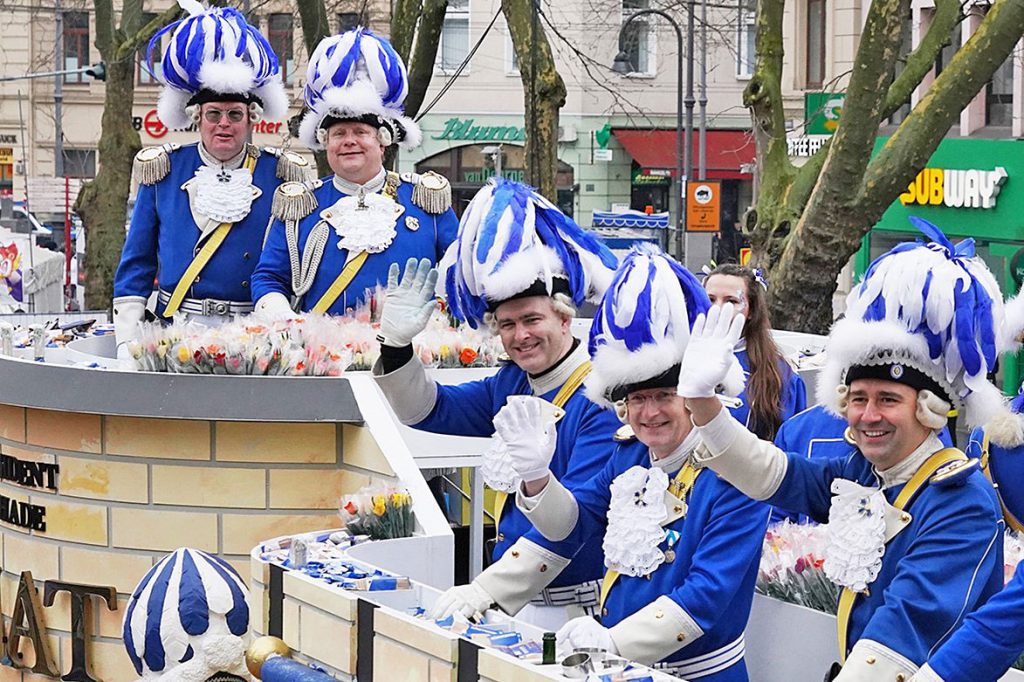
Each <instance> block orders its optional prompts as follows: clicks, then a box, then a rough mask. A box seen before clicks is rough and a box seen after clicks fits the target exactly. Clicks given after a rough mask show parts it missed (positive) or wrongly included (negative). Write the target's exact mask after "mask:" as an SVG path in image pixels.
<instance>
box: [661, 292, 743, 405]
mask: <svg viewBox="0 0 1024 682" xmlns="http://www.w3.org/2000/svg"><path fill="white" fill-rule="evenodd" d="M745 322H746V317H744V316H743V315H737V316H736V317H733V316H732V303H726V304H725V305H724V306H721V307H719V306H715V305H713V306H711V309H710V310H709V311H708V314H707V317H706V318H705V316H704V315H703V314H701V315H698V316H697V319H696V321H694V323H693V329H692V330H691V331H690V342H689V343H688V344H687V345H686V352H685V353H684V354H683V363H682V367H681V369H680V370H679V386H678V388H677V389H676V390H677V392H678V393H679V395H681V396H682V397H684V398H713V397H714V396H715V388H717V387H718V385H719V384H721V383H722V382H724V381H725V379H726V377H727V376H728V375H729V369H730V367H731V366H732V364H733V363H734V362H736V358H735V356H734V355H733V351H734V350H735V348H736V344H737V343H738V342H739V340H740V336H741V335H742V334H743V324H744V323H745Z"/></svg>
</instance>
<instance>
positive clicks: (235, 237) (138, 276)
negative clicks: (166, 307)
mask: <svg viewBox="0 0 1024 682" xmlns="http://www.w3.org/2000/svg"><path fill="white" fill-rule="evenodd" d="M198 147H199V145H198V143H195V144H189V145H183V146H181V147H178V146H177V145H165V146H164V147H163V148H152V149H146V150H143V151H142V152H140V153H139V157H137V159H136V164H137V165H138V164H139V163H140V159H144V160H143V161H142V163H147V162H153V163H159V164H162V165H163V168H164V169H165V170H166V173H163V172H161V173H158V174H157V175H155V176H153V175H150V176H149V177H148V178H146V177H145V176H144V179H143V181H142V183H141V184H140V185H139V189H138V195H137V198H136V200H135V208H134V211H133V212H132V218H131V225H130V227H129V229H128V234H127V236H126V238H125V243H124V249H123V250H122V252H121V262H120V264H119V265H118V267H117V273H116V275H115V276H114V298H115V299H117V298H122V297H126V296H133V297H134V296H137V297H141V298H143V299H145V298H148V297H149V295H150V294H151V293H153V289H154V280H157V279H158V280H159V288H160V289H161V290H162V291H164V292H166V293H168V294H170V293H171V292H173V291H174V289H175V287H176V286H177V284H178V281H179V280H180V279H181V277H182V275H183V274H184V272H185V270H186V269H187V268H188V266H189V265H190V264H191V263H192V260H193V259H194V258H195V255H196V254H197V253H198V252H199V250H200V249H201V248H202V246H203V244H204V243H205V241H206V238H207V237H209V233H207V234H206V235H203V234H202V233H201V230H200V228H199V226H197V225H196V221H195V219H194V218H193V215H192V210H191V207H190V204H189V194H188V192H187V191H186V190H185V189H183V185H184V184H185V183H186V182H188V181H189V180H191V179H192V178H193V177H194V176H195V173H196V170H197V169H198V168H199V167H200V166H202V165H203V160H202V158H201V157H200V155H199V148H198ZM247 150H248V153H250V154H255V155H257V158H256V165H255V168H254V169H253V173H252V175H253V181H252V184H253V186H254V187H255V188H256V189H257V190H258V191H259V196H257V197H255V199H254V200H253V202H252V206H251V208H250V210H249V213H248V215H246V216H245V217H244V218H243V219H241V220H239V221H238V222H236V223H234V225H233V227H232V228H231V230H230V231H229V232H228V235H227V238H226V239H225V240H224V243H223V244H221V245H220V247H219V248H218V249H217V251H216V252H215V253H214V255H213V257H212V259H211V260H210V261H209V262H208V263H207V264H206V267H204V268H203V270H202V271H201V272H200V274H199V276H198V277H197V278H196V280H195V281H194V283H193V284H192V286H191V287H190V288H189V290H188V292H187V293H186V297H188V298H195V299H218V300H221V301H233V302H239V303H244V304H247V303H249V302H250V301H251V286H252V273H253V270H254V269H255V268H256V264H257V263H258V262H259V259H260V251H261V249H262V247H263V239H264V236H265V234H266V230H267V223H268V222H269V219H270V205H271V201H272V198H273V195H274V190H275V189H276V188H277V187H278V185H280V184H281V180H280V178H279V177H278V164H279V158H278V157H279V155H280V152H278V151H277V150H267V149H260V148H258V147H254V146H252V145H248V146H247ZM145 159H149V161H146V160H145ZM168 168H169V170H167V169H168ZM155 178H159V179H157V180H156V181H155V182H149V183H148V184H147V182H146V180H147V179H149V180H152V179H155ZM162 307H163V306H162V305H161V306H158V309H157V312H158V313H159V312H160V310H162Z"/></svg>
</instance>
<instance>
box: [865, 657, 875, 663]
mask: <svg viewBox="0 0 1024 682" xmlns="http://www.w3.org/2000/svg"><path fill="white" fill-rule="evenodd" d="M864 662H865V663H867V664H868V665H874V664H875V657H874V656H868V657H867V658H865V659H864Z"/></svg>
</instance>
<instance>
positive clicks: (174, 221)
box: [114, 5, 308, 357]
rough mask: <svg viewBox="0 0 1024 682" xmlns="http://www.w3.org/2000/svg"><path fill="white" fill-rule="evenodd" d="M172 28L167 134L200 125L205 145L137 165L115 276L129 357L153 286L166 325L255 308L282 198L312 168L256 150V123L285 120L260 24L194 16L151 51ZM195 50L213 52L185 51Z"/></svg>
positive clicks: (117, 311) (162, 105)
mask: <svg viewBox="0 0 1024 682" xmlns="http://www.w3.org/2000/svg"><path fill="white" fill-rule="evenodd" d="M197 7H198V5H197ZM167 32H172V33H171V36H170V40H169V45H168V48H167V51H166V52H165V53H164V56H163V61H162V69H160V76H159V78H160V80H161V82H162V84H163V92H162V93H161V95H160V101H159V104H158V107H157V111H158V113H159V115H160V119H161V121H162V122H163V123H164V124H165V125H167V126H168V127H169V128H172V129H186V128H189V127H191V126H193V125H194V126H197V127H198V130H199V142H198V143H196V144H189V145H176V144H165V145H163V146H160V147H150V148H147V149H143V150H142V151H141V152H139V154H138V155H137V156H136V157H135V163H134V168H133V174H132V175H133V177H132V179H133V187H134V186H136V185H137V186H138V192H137V196H136V199H135V208H134V211H133V213H132V218H131V224H130V227H129V229H128V235H127V237H126V239H125V244H124V249H123V251H122V253H121V262H120V265H119V266H118V269H117V274H116V276H115V279H114V327H115V333H116V336H117V344H118V357H128V345H127V344H128V342H129V341H131V340H132V339H135V338H136V337H137V336H138V332H139V322H141V321H142V320H143V319H144V318H145V315H146V304H147V301H148V299H149V298H150V296H151V294H153V293H154V290H155V292H156V301H155V310H154V312H155V314H156V316H157V317H158V318H160V319H165V320H169V319H171V318H173V317H174V316H175V315H179V314H183V315H187V316H188V317H189V318H190V319H199V320H202V321H204V322H206V323H214V324H216V323H219V322H220V321H221V320H227V319H231V317H232V316H234V315H236V314H241V313H247V312H250V311H251V310H252V303H251V294H250V291H251V282H250V280H251V278H252V272H253V269H254V268H255V267H256V264H257V263H258V262H259V257H260V251H261V250H262V247H263V240H264V236H265V232H266V229H267V224H268V222H269V218H270V205H271V200H272V197H273V194H274V190H275V189H276V188H277V187H278V185H280V184H281V182H282V179H284V180H297V179H299V180H300V179H303V178H305V176H306V173H307V168H308V164H307V163H306V162H305V161H304V160H303V159H302V158H301V157H299V156H296V155H294V154H285V153H282V152H280V151H278V150H271V149H261V148H259V147H256V146H254V145H251V144H249V143H248V142H247V140H248V139H249V137H250V135H251V133H252V128H253V124H254V123H256V122H258V121H260V120H261V119H262V118H264V117H266V118H269V119H272V120H273V119H277V120H280V119H282V118H283V117H285V116H286V115H287V113H288V98H287V95H286V94H285V91H284V87H283V86H282V84H281V81H280V69H279V64H278V60H277V57H276V56H275V55H274V52H273V50H272V49H271V47H270V44H269V43H268V42H267V40H266V39H265V38H264V37H263V36H262V35H261V34H260V33H259V31H258V30H257V29H256V28H255V27H253V26H251V25H249V24H248V23H247V22H246V20H245V18H244V17H243V16H242V15H241V14H240V13H239V12H238V11H236V10H234V9H230V8H213V9H209V10H205V11H199V10H197V11H196V12H195V13H194V14H191V15H190V16H188V17H186V18H185V19H182V20H181V21H179V22H177V23H175V24H172V25H170V26H168V27H167V28H166V29H164V30H163V31H161V32H160V33H158V34H157V35H156V36H154V38H153V40H152V41H151V42H150V45H149V51H150V53H152V51H153V49H154V48H159V46H160V44H161V41H162V39H163V36H164V34H165V33H167ZM197 36H198V38H196V37H197ZM195 44H199V45H203V46H204V47H203V49H202V50H192V49H187V50H186V49H185V48H186V46H190V45H195ZM182 55H183V56H182ZM149 68H150V71H153V67H152V62H150V64H149ZM154 280H156V285H154Z"/></svg>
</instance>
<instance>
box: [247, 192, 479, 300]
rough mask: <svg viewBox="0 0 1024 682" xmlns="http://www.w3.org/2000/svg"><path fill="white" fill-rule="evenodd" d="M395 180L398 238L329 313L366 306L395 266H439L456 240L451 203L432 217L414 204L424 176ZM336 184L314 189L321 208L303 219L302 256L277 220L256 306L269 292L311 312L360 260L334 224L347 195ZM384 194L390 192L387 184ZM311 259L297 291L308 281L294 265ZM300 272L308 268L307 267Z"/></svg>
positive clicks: (369, 262) (258, 277)
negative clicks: (418, 262) (413, 262)
mask: <svg viewBox="0 0 1024 682" xmlns="http://www.w3.org/2000/svg"><path fill="white" fill-rule="evenodd" d="M435 177H440V176H435ZM389 178H390V180H391V181H392V182H393V183H395V184H396V185H397V186H394V185H393V187H394V189H393V192H394V196H393V199H394V201H395V202H396V203H397V210H396V212H397V213H398V215H397V218H396V222H395V235H394V239H393V241H391V243H390V245H389V246H387V247H386V248H385V249H384V250H383V251H380V252H379V253H371V254H370V255H369V256H368V257H367V258H366V261H365V263H364V264H363V265H362V267H361V268H360V269H359V271H358V273H357V274H356V275H355V277H354V278H353V279H352V280H351V282H350V283H349V284H348V286H347V287H346V288H345V289H344V291H343V292H342V294H341V295H340V296H339V297H338V298H337V299H336V300H335V301H334V302H333V303H332V304H331V306H330V307H329V308H328V309H327V310H326V312H327V313H328V314H331V315H341V314H344V313H345V312H346V311H347V310H349V309H351V308H353V307H355V306H358V305H359V304H360V303H362V302H363V300H364V298H365V295H366V291H367V290H368V289H371V290H372V289H374V288H375V287H377V286H378V285H381V286H387V281H388V270H389V268H390V267H391V264H392V263H398V264H400V265H402V266H403V267H404V265H405V262H406V261H407V260H408V259H409V258H417V259H420V258H426V259H428V260H429V261H430V262H431V263H433V264H437V262H438V261H439V260H440V259H441V257H442V256H443V255H444V252H445V250H446V249H447V248H448V245H449V244H451V243H452V242H453V241H455V237H456V234H457V233H458V227H459V224H458V219H457V218H456V217H455V213H454V212H453V211H452V209H451V207H450V206H449V205H447V204H448V203H450V202H446V203H445V204H444V206H443V210H441V211H439V212H437V213H430V212H428V211H427V210H425V209H424V208H422V207H420V206H419V205H417V202H416V201H414V196H415V195H414V189H415V188H416V184H417V182H418V181H419V176H409V175H404V176H398V175H397V174H395V173H390V174H389ZM332 180H333V178H324V179H323V180H322V181H321V182H319V183H317V184H318V185H319V186H318V187H316V188H315V189H313V190H312V196H313V198H314V199H315V206H316V208H314V209H312V212H310V213H308V214H307V215H305V216H304V217H302V218H301V219H300V220H298V230H297V232H298V234H297V248H298V250H297V252H296V253H291V252H290V250H289V244H288V235H287V234H286V221H285V220H283V219H282V218H283V216H281V215H275V220H274V223H273V225H272V226H271V227H270V232H269V234H268V236H267V243H266V246H265V247H264V249H263V256H262V258H261V259H260V263H259V267H257V269H256V272H255V273H254V274H253V287H252V300H253V301H254V302H255V301H258V300H259V299H260V298H261V297H263V296H265V295H266V294H269V293H280V294H283V295H285V296H287V297H289V298H292V297H293V296H299V297H300V302H299V305H298V310H299V311H301V312H308V311H310V310H312V309H313V307H314V306H315V305H316V303H317V302H318V301H319V300H320V299H321V297H322V296H323V295H324V293H325V292H327V290H328V289H329V288H330V287H331V285H332V284H333V283H334V281H335V280H336V279H337V278H338V276H339V274H340V273H341V272H342V270H343V269H344V268H345V265H346V263H347V261H348V260H349V258H351V257H352V256H354V255H355V254H353V253H350V251H349V250H348V249H345V248H341V246H340V242H341V238H340V236H339V235H338V233H337V232H336V230H335V228H334V227H333V226H332V225H331V224H330V221H332V220H334V219H335V217H334V215H333V207H334V206H335V204H336V202H338V201H339V200H340V199H342V198H343V197H345V196H346V195H345V194H344V193H343V192H342V190H340V189H339V188H338V187H337V186H336V185H335V184H334V182H333V181H332ZM444 182H445V183H447V181H444ZM307 191H308V188H307ZM381 191H382V192H386V191H388V184H387V183H385V186H384V187H383V188H382V190H381ZM341 229H344V227H343V226H342V228H341ZM318 252H322V256H320V257H319V258H318V259H317V254H318ZM307 257H311V258H312V260H311V261H310V263H311V264H310V266H309V268H308V270H309V273H308V274H306V275H305V276H306V278H307V279H306V281H305V282H304V284H305V286H301V285H300V288H299V290H298V291H296V289H295V286H294V285H295V284H296V281H297V280H296V277H297V276H298V277H299V279H302V274H304V273H297V272H295V271H294V265H295V263H296V262H298V263H300V264H301V263H302V262H303V259H304V258H307ZM300 267H302V268H303V269H305V266H300Z"/></svg>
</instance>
